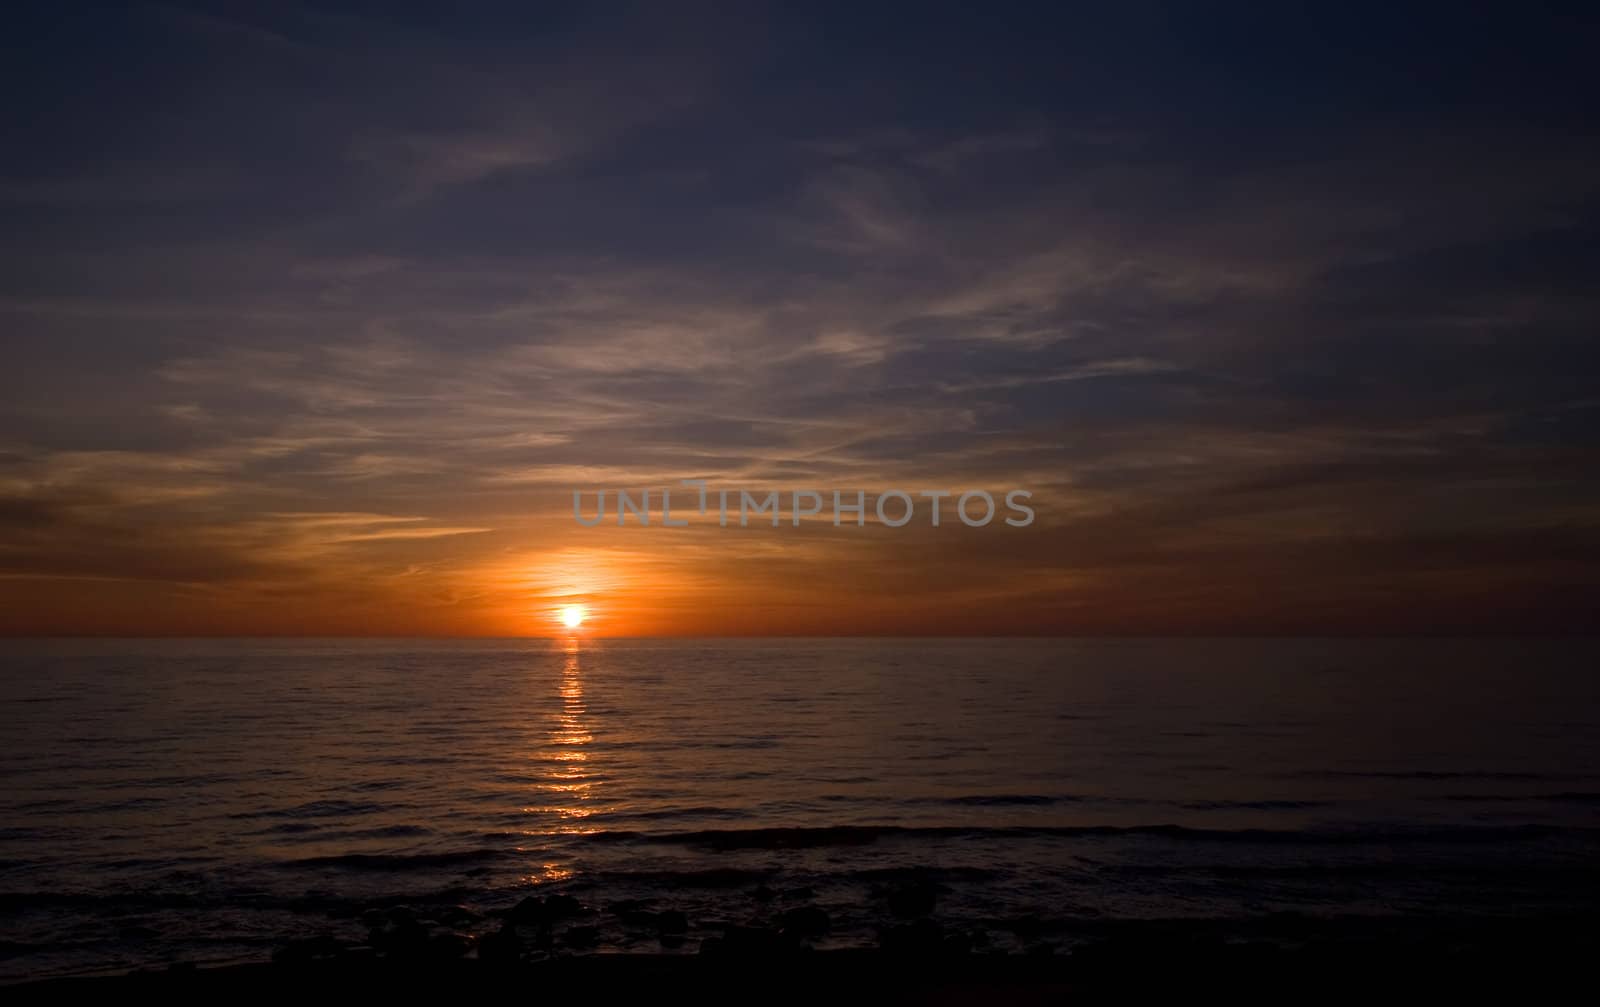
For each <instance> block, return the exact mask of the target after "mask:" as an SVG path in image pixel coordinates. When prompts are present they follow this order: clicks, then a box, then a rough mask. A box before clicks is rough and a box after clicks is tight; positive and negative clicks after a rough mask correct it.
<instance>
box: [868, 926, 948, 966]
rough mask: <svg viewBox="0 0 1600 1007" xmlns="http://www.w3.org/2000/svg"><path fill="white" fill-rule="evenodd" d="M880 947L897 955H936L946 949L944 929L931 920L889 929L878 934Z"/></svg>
mask: <svg viewBox="0 0 1600 1007" xmlns="http://www.w3.org/2000/svg"><path fill="white" fill-rule="evenodd" d="M878 946H879V947H880V948H882V949H883V950H884V951H885V952H888V953H889V954H895V955H913V956H917V957H922V956H929V955H936V954H939V953H940V952H942V951H943V950H944V948H945V934H944V928H943V927H941V926H940V925H939V924H938V923H936V922H934V921H933V920H929V919H921V920H917V921H915V922H913V923H904V924H899V925H897V926H892V927H887V928H885V929H884V930H883V931H881V932H880V933H879V934H878Z"/></svg>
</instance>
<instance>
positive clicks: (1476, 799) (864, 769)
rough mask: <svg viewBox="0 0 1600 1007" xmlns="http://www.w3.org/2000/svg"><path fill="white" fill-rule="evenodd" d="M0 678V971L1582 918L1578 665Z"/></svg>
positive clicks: (616, 662) (139, 672) (677, 650)
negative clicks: (351, 944) (1117, 929)
mask: <svg viewBox="0 0 1600 1007" xmlns="http://www.w3.org/2000/svg"><path fill="white" fill-rule="evenodd" d="M0 655H3V656H0V741H3V744H0V779H3V781H4V782H3V789H0V822H3V826H0V976H4V977H5V978H9V979H17V978H22V977H33V976H41V975H55V974H77V973H91V972H103V971H113V970H121V969H127V968H131V967H138V966H143V965H152V964H161V963H163V962H168V961H174V960H189V961H199V962H211V963H217V962H227V961H241V960H256V959H262V958H265V957H267V956H269V955H270V954H271V953H272V951H273V950H274V948H276V947H279V946H281V945H282V944H283V943H284V942H285V941H287V940H290V939H293V938H295V937H300V936H307V935H311V934H324V933H330V932H331V933H335V934H338V935H342V936H346V937H348V938H349V939H350V940H352V941H360V940H361V939H362V938H363V935H364V934H365V933H366V927H367V925H368V924H367V922H366V921H367V919H368V917H370V914H371V913H372V912H374V911H381V910H383V909H384V908H385V907H393V906H399V905H405V906H415V907H436V908H435V909H433V910H429V911H430V912H433V913H435V914H436V915H439V916H440V917H441V918H446V914H457V915H459V917H460V919H461V922H460V923H459V926H460V927H461V928H463V929H468V930H470V929H472V928H473V927H474V926H475V924H474V922H473V921H474V920H484V919H489V918H492V915H493V914H494V913H495V912H497V911H500V910H504V909H506V908H507V907H510V906H512V905H514V904H516V903H517V902H518V901H519V900H521V899H523V898H525V897H526V896H528V895H530V894H534V893H538V894H544V895H549V894H563V895H569V896H571V897H572V898H573V899H574V900H576V901H575V903H574V904H575V905H581V906H583V907H584V911H585V912H587V913H590V914H591V915H590V916H589V917H586V919H588V920H589V921H590V924H591V925H592V926H593V927H594V928H595V933H594V935H593V943H592V947H591V948H590V950H599V951H619V950H621V951H651V952H655V951H661V950H667V951H681V952H684V953H690V952H693V951H694V950H695V949H696V948H697V946H698V944H699V942H700V941H701V940H703V939H705V938H706V937H707V936H709V935H711V934H713V933H715V926H717V925H718V924H719V923H726V922H727V921H729V920H733V921H735V922H751V923H761V922H763V921H769V920H772V919H774V918H778V917H780V916H781V915H782V914H783V913H785V912H788V911H790V909H791V908H792V907H794V906H797V905H801V904H804V905H806V906H816V907H818V908H820V909H822V910H823V911H824V912H825V913H826V917H827V919H828V920H829V926H828V927H827V928H826V929H825V932H818V933H816V934H814V935H812V937H811V941H812V943H814V944H815V945H816V946H818V947H852V946H864V945H870V944H872V943H873V942H874V941H875V940H876V937H877V934H878V933H879V932H880V931H881V930H882V928H883V927H884V926H886V925H888V924H890V923H892V922H893V921H894V920H896V919H901V918H904V916H905V915H906V914H907V913H931V914H935V915H936V916H937V917H938V918H939V919H940V920H941V921H943V922H944V923H945V924H947V925H950V926H955V927H960V928H962V930H963V932H965V933H971V934H974V935H976V936H975V938H974V939H977V940H981V941H983V942H984V943H985V944H987V946H989V947H992V948H994V949H997V950H1009V951H1026V950H1030V949H1035V948H1038V947H1041V946H1056V947H1060V946H1068V945H1070V944H1071V943H1072V941H1073V940H1075V939H1076V936H1077V935H1079V934H1081V933H1084V932H1087V931H1089V930H1092V929H1093V928H1096V927H1104V926H1107V925H1109V924H1111V923H1114V922H1116V921H1127V920H1189V921H1197V922H1200V923H1203V924H1206V925H1209V926H1213V927H1215V928H1216V929H1217V930H1218V931H1219V932H1226V931H1228V930H1229V929H1230V928H1236V927H1242V926H1246V925H1248V924H1249V923H1250V921H1253V920H1260V919H1264V918H1269V917H1270V918H1279V917H1282V916H1283V915H1284V914H1289V915H1291V916H1293V917H1295V918H1305V919H1319V920H1352V919H1354V920H1371V919H1434V918H1459V917H1463V916H1516V917H1534V916H1562V915H1569V914H1573V913H1584V912H1591V911H1592V907H1593V905H1595V904H1596V902H1597V899H1596V896H1597V894H1600V890H1597V879H1596V874H1595V870H1594V864H1595V863H1596V862H1597V860H1596V858H1597V857H1600V831H1597V827H1596V817H1595V816H1596V809H1597V807H1600V730H1597V728H1600V677H1597V676H1595V675H1594V674H1593V668H1594V667H1596V666H1597V662H1596V660H1595V658H1596V657H1597V656H1600V655H1597V654H1596V646H1595V644H1593V643H1592V642H1585V641H1561V642H1557V641H1550V642H1541V641H1517V640H1498V641H1471V640H1462V641H1451V640H1429V641H1407V640H1382V641H1362V640H1198V641H1197V640H1183V641H1136V640H1072V641H1057V640H937V641H934V640H873V641H866V640H773V641H764V640H741V641H714V640H706V641H693V640H673V641H663V640H590V639H585V638H578V637H573V638H569V639H565V640H562V639H557V640H551V641H544V640H485V641H462V642H439V641H416V640H394V641H347V640H324V641H259V640H254V641H252V640H238V641H228V640H206V641H138V642H133V641H112V640H102V641H12V642H7V643H5V644H4V645H3V650H0ZM907 893H911V894H909V895H908V894H907ZM606 907H611V908H610V909H607V908H606ZM637 907H648V909H649V912H652V913H671V914H674V915H672V916H671V917H670V918H672V919H674V920H678V919H680V917H678V916H677V915H675V914H678V913H681V914H682V916H681V920H682V921H683V924H682V927H681V929H682V933H674V934H672V935H671V937H670V939H669V938H668V937H667V936H664V935H663V934H661V933H658V932H656V930H654V929H651V928H649V927H641V926H638V925H636V924H637V921H638V920H639V919H640V918H642V916H641V914H644V915H648V914H647V913H645V910H643V909H639V908H637ZM363 914H367V915H366V916H364V915H363ZM658 918H667V917H658ZM673 929H674V930H676V929H679V928H677V927H674V928H673Z"/></svg>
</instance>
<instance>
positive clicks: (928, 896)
mask: <svg viewBox="0 0 1600 1007" xmlns="http://www.w3.org/2000/svg"><path fill="white" fill-rule="evenodd" d="M938 900H939V893H938V889H936V888H935V887H934V886H933V885H932V884H929V883H927V882H920V883H917V884H911V885H906V886H905V887H903V888H896V889H894V890H893V891H891V892H890V893H889V911H890V912H891V913H893V914H894V915H896V916H899V917H901V918H902V919H910V918H911V917H913V916H927V915H929V914H930V913H932V912H933V908H934V905H935V904H936V903H937V902H938Z"/></svg>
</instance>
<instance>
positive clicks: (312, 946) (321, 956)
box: [272, 936, 349, 965]
mask: <svg viewBox="0 0 1600 1007" xmlns="http://www.w3.org/2000/svg"><path fill="white" fill-rule="evenodd" d="M347 947H349V945H348V944H346V943H345V942H344V941H341V940H339V939H338V938H336V937H328V936H317V937H302V938H300V939H299V940H293V941H290V942H289V943H288V944H285V945H284V946H283V947H281V948H279V949H278V950H277V951H275V952H273V955H272V960H273V961H274V962H277V963H278V964H280V965H288V964H298V963H302V962H313V961H330V960H332V959H335V958H338V957H340V956H342V955H343V954H344V952H345V949H346V948H347Z"/></svg>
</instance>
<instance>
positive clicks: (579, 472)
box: [0, 2, 1600, 636]
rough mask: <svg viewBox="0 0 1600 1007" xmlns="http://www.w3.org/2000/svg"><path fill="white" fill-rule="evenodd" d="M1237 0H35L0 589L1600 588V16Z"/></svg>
mask: <svg viewBox="0 0 1600 1007" xmlns="http://www.w3.org/2000/svg"><path fill="white" fill-rule="evenodd" d="M68 6H70V9H63V8H66V7H68ZM735 6H737V9H730V8H734V7H735ZM1203 6H1204V9H1203V10H1202V9H1200V8H1201V7H1202V5H1192V4H1191V5H1159V4H1145V3H1131V4H1118V5H1093V6H1083V7H1080V8H1077V9H1070V8H1067V7H1066V6H1065V5H1061V6H1059V7H1057V6H1054V5H1052V6H1050V7H1045V6H1043V5H1035V6H1030V5H1016V6H1013V5H1008V4H984V5H970V4H968V5H946V4H936V3H935V4H927V5H918V6H917V7H916V8H915V9H914V11H915V12H914V13H913V12H912V10H913V9H911V8H904V7H898V6H895V7H889V6H885V7H882V8H875V7H874V6H873V5H864V4H850V5H842V4H841V5H833V4H816V5H810V4H808V5H788V6H772V7H767V6H761V5H755V4H751V5H721V9H717V8H713V7H710V6H695V5H691V4H683V5H679V4H670V5H668V4H639V5H634V6H628V5H611V4H570V5H567V4H526V3H516V4H510V3H507V4H492V5H483V4H473V5H467V7H466V9H464V10H455V9H448V10H447V9H446V8H445V5H426V6H421V5H418V6H413V5H406V4H376V3H374V4H345V3H338V4H333V3H295V2H288V3H274V4H231V3H230V4H194V3H182V2H178V3H166V4H124V5H116V6H98V5H42V4H22V5H19V6H16V7H14V8H8V13H7V15H6V17H7V20H8V22H9V24H8V28H7V35H8V36H9V42H10V44H9V45H8V47H7V48H8V50H9V52H8V56H7V59H6V60H5V61H4V65H3V66H0V75H3V76H4V85H5V91H6V93H7V95H8V102H7V105H8V109H7V111H6V114H5V116H4V117H3V120H0V149H3V150H4V151H5V156H4V158H3V160H0V215H3V220H4V227H3V228H0V262H3V268H0V339H3V341H4V360H5V363H6V366H5V367H4V368H3V369H0V633H5V634H10V635H61V634H65V635H73V634H94V635H102V634H103V635H147V634H149V635H169V634H173V635H276V634H291V635H318V636H320V635H343V634H351V635H370V634H382V635H496V636H499V635H512V636H516V635H547V634H550V633H553V632H556V631H557V630H558V628H559V627H558V626H557V624H556V622H555V620H554V618H553V615H554V613H556V612H558V611H559V610H560V609H561V607H562V606H565V605H568V604H582V605H584V606H586V608H587V611H588V613H589V620H588V622H587V623H586V631H587V632H592V633H596V634H604V635H724V634H726V635H742V634H772V635H813V634H916V635H929V634H975V635H988V634H1088V635H1146V634H1280V633H1295V634H1306V633H1309V634H1367V633H1374V634H1390V633H1429V634H1432V633H1462V632H1493V633H1501V632H1504V633H1567V632H1577V631H1581V630H1584V629H1586V628H1590V623H1591V621H1592V617H1593V613H1594V611H1595V609H1596V607H1597V605H1596V603H1597V601H1600V493H1597V489H1600V485H1597V484H1600V475H1597V473H1600V467H1597V466H1596V465H1595V464H1594V459H1595V458H1596V457H1597V453H1596V451H1595V446H1596V441H1597V439H1600V438H1597V436H1596V435H1597V433H1600V380H1597V379H1600V351H1597V346H1596V339H1595V336H1596V321H1597V319H1600V292H1597V287H1596V285H1595V277H1596V275H1600V156H1597V155H1600V133H1597V131H1596V129H1595V128H1594V123H1595V122H1597V121H1600V116H1597V112H1600V109H1597V108H1596V104H1597V102H1596V96H1597V95H1600V81H1597V80H1596V79H1595V78H1596V70H1595V69H1594V68H1593V67H1594V62H1593V60H1592V54H1593V53H1594V52H1595V51H1600V32H1597V31H1596V24H1595V20H1594V18H1593V17H1592V16H1585V17H1580V16H1579V15H1577V14H1572V13H1561V12H1559V11H1558V10H1557V9H1555V8H1550V9H1544V8H1540V7H1539V6H1538V5H1526V4H1518V5H1510V4H1508V5H1504V6H1502V7H1498V8H1489V7H1482V6H1474V5H1470V4H1469V5H1460V4H1456V5H1450V6H1439V7H1430V6H1426V5H1423V6H1411V7H1408V9H1407V11H1406V12H1399V11H1396V10H1395V9H1393V8H1392V7H1390V6H1381V7H1380V6H1364V5H1361V4H1340V5H1324V9H1322V10H1318V11H1312V10H1310V9H1307V8H1301V7H1300V6H1299V5H1283V7H1284V9H1283V10H1280V11H1277V12H1264V11H1263V10H1262V9H1252V7H1255V8H1259V7H1260V6H1261V5H1252V6H1248V7H1247V6H1240V7H1236V8H1229V7H1227V6H1225V5H1203ZM1290 7H1293V8H1294V9H1292V10H1290V9H1288V8H1290ZM1574 9H1576V8H1574ZM684 479H704V480H707V481H708V483H709V484H710V485H711V486H712V487H713V488H716V487H722V488H733V489H735V490H737V489H740V488H747V489H749V490H751V491H752V492H760V493H762V494H764V493H765V492H766V491H768V490H780V491H783V492H785V493H787V492H788V491H789V490H791V489H794V488H806V489H816V490H819V491H822V492H824V493H825V494H828V493H831V491H832V490H834V489H839V490H841V491H845V492H846V493H847V494H853V492H854V491H856V490H861V491H864V492H866V493H867V494H869V500H870V499H871V497H872V495H874V494H878V493H881V492H883V491H885V490H887V489H891V488H899V489H903V490H905V491H907V492H910V493H912V494H915V493H916V492H917V491H920V490H951V491H953V492H955V493H957V494H959V493H961V492H964V491H966V490H970V489H983V490H986V491H989V492H991V493H993V494H995V495H996V496H997V497H999V496H1001V495H1003V494H1004V493H1005V492H1006V491H1007V490H1010V489H1013V488H1021V489H1026V490H1027V491H1029V492H1030V493H1031V494H1032V496H1031V499H1030V503H1031V506H1032V507H1033V508H1034V510H1035V512H1036V520H1035V521H1034V522H1033V523H1032V524H1030V525H1028V526H1027V527H1021V528H1018V527H1014V526H1009V525H1006V524H1004V523H1002V522H1001V521H999V520H996V521H994V522H992V523H991V524H989V525H986V526H984V527H981V528H969V527H966V526H965V525H962V524H960V523H959V522H950V521H949V520H948V512H947V520H946V522H945V523H944V524H942V525H941V526H940V527H938V528H934V527H932V526H931V525H930V524H929V523H928V522H927V520H926V518H925V517H924V515H923V513H920V512H919V514H918V516H917V518H916V520H914V521H913V522H911V523H910V524H908V525H906V526H905V527H901V528H889V527H885V526H883V525H882V524H879V523H878V522H876V520H870V521H869V522H868V525H867V526H866V527H854V526H852V525H848V524H846V525H845V526H843V527H834V525H833V523H832V521H831V520H829V519H828V515H827V514H826V513H825V514H824V515H822V517H821V518H820V519H812V520H806V521H803V522H802V523H801V526H800V527H794V526H793V524H792V523H790V522H788V521H787V520H785V522H784V524H783V525H782V526H781V527H779V528H772V527H771V526H770V525H759V526H757V525H752V526H751V527H747V528H739V527H729V528H723V527H720V526H719V525H718V524H717V523H716V522H715V521H714V520H706V519H697V520H694V521H691V524H690V526H689V527H687V528H664V527H661V526H660V525H659V519H658V521H657V522H656V523H654V524H653V525H652V526H651V527H648V528H642V527H637V526H629V527H617V526H616V525H615V523H614V522H607V523H605V524H602V525H600V526H597V527H583V526H581V525H579V524H578V523H577V522H576V521H575V520H574V519H573V510H572V493H573V491H574V490H583V491H585V492H586V493H589V494H591V495H590V496H589V497H588V499H589V501H590V502H591V505H592V501H593V499H594V498H593V495H592V494H593V493H594V492H596V491H598V490H600V489H608V490H610V491H611V492H613V493H614V492H615V491H616V490H617V489H629V490H632V491H634V492H635V494H637V492H638V491H639V490H642V489H644V488H655V489H659V488H661V487H668V486H676V485H678V484H679V481H680V480H684ZM685 493H686V496H685V499H687V498H688V497H690V496H692V491H685ZM679 505H680V504H679V497H678V495H676V494H675V495H674V506H675V507H677V506H679ZM946 506H947V507H948V506H949V504H948V502H947V504H946Z"/></svg>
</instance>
